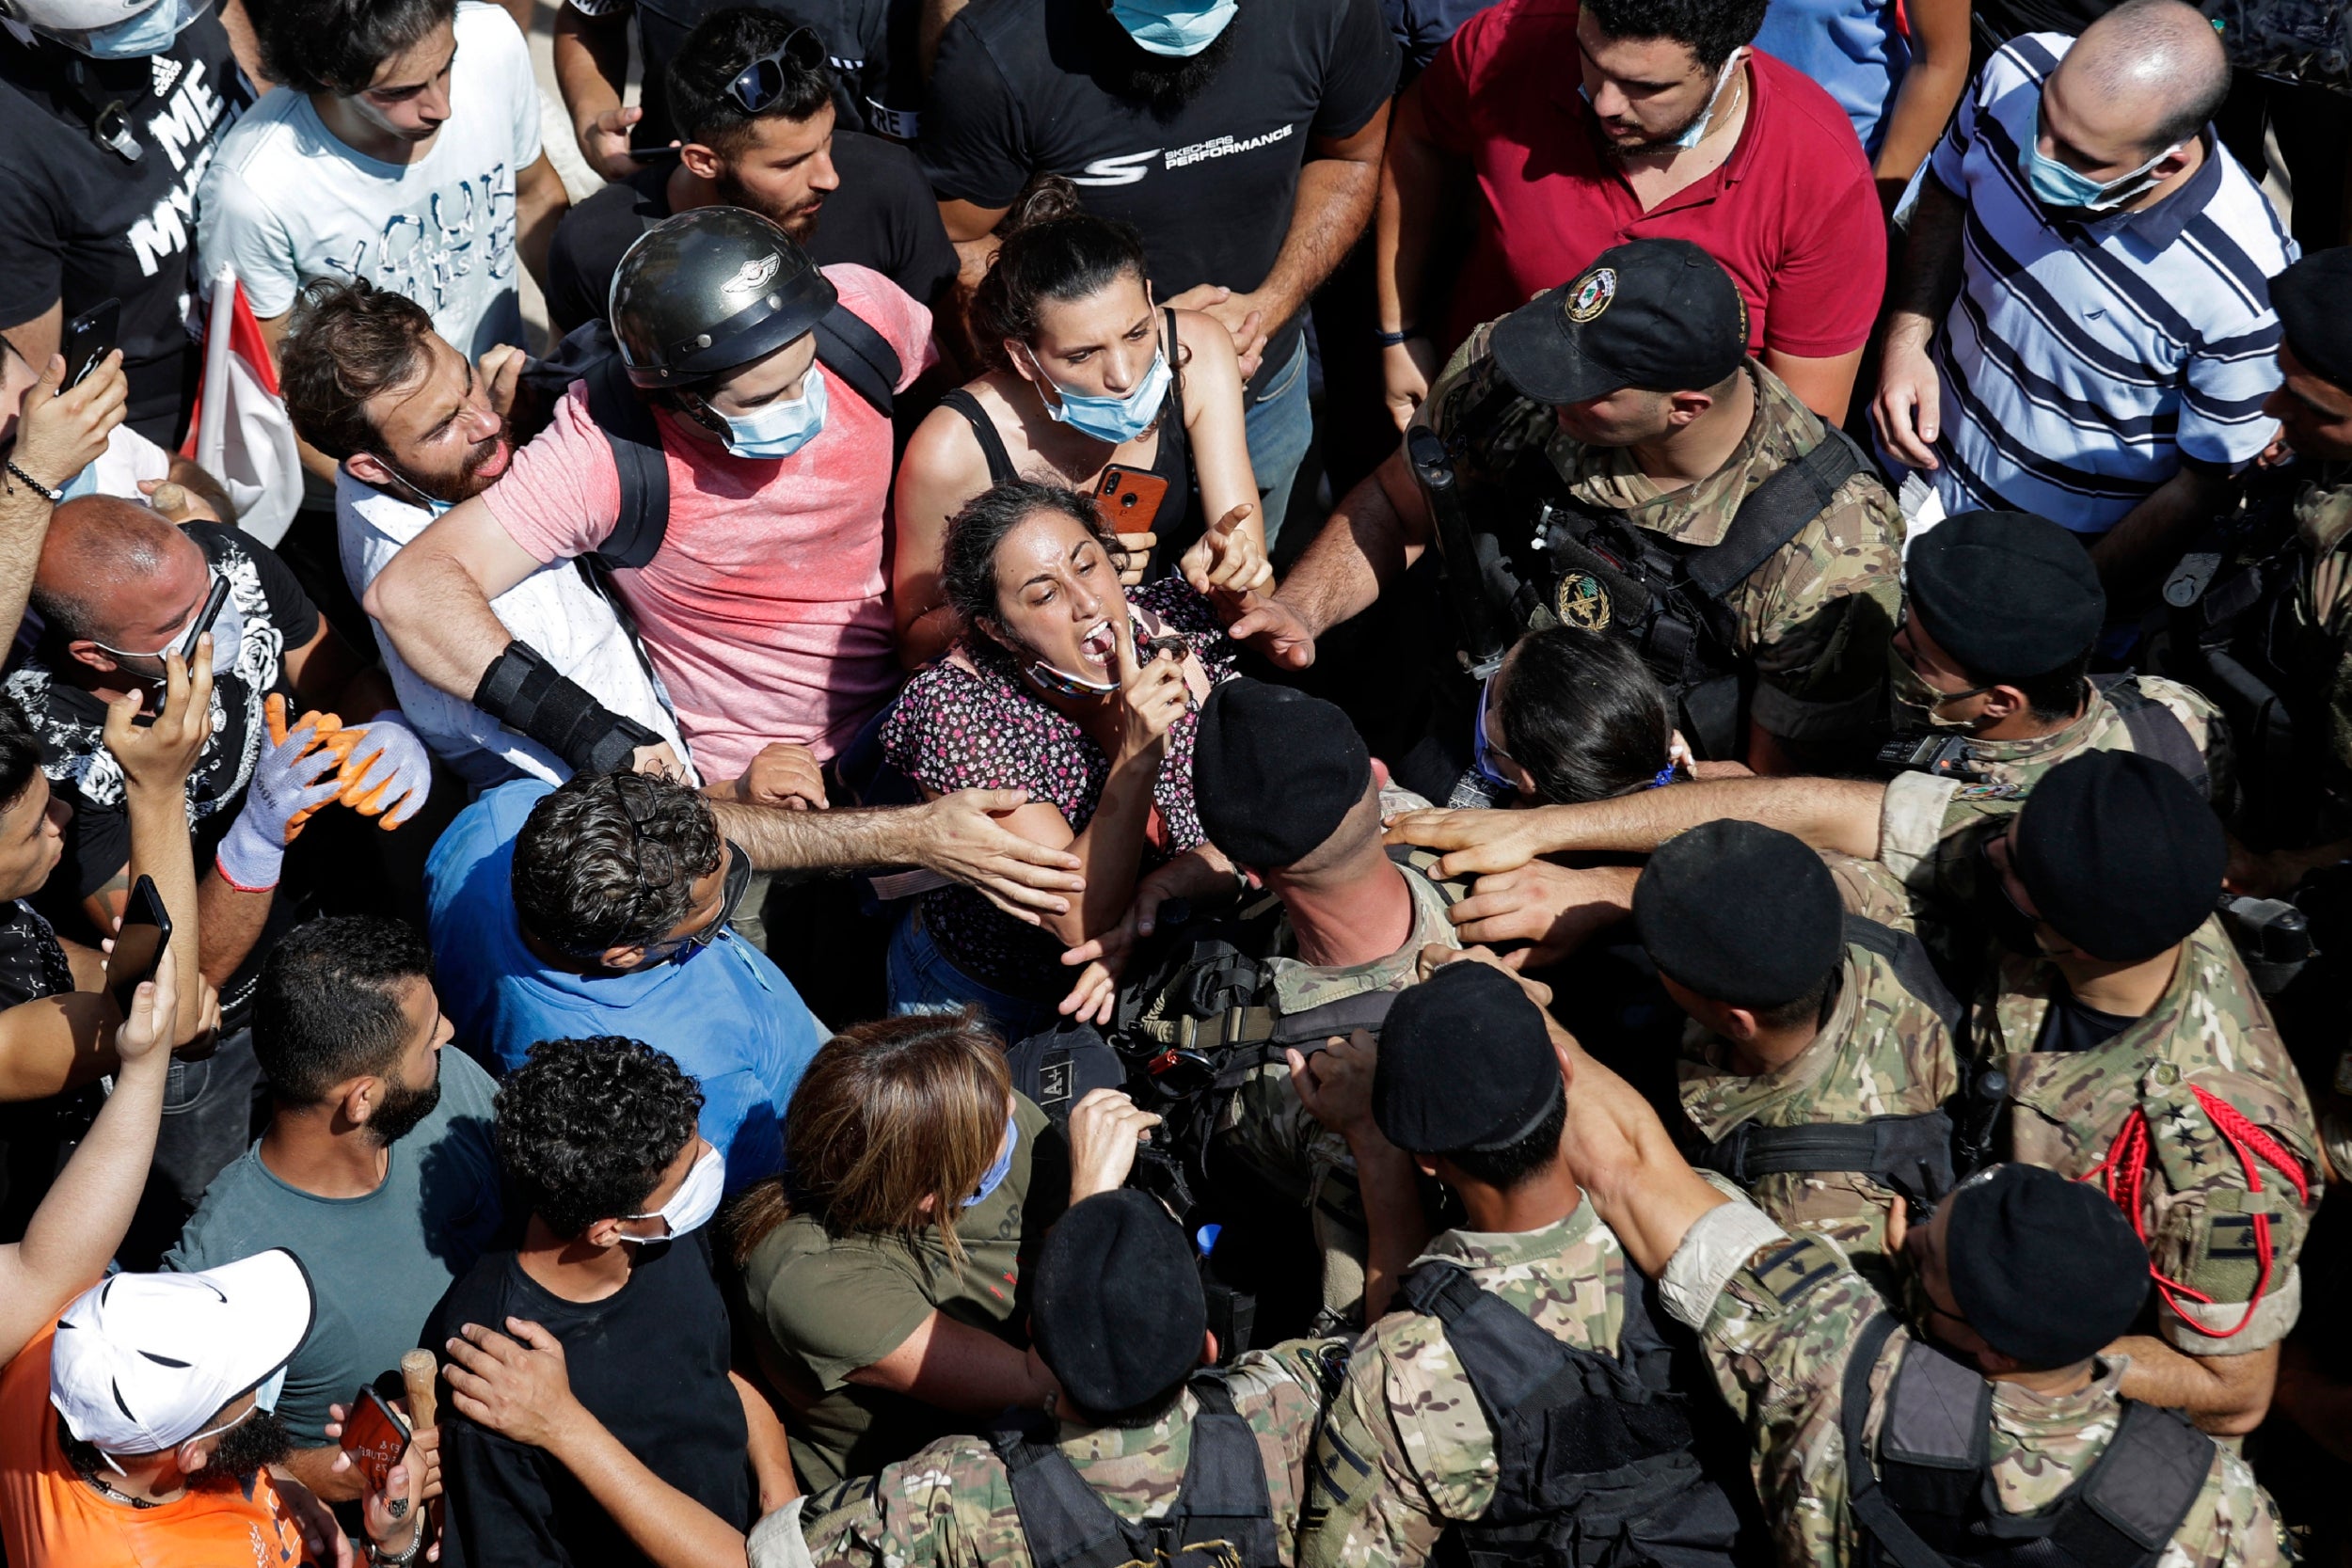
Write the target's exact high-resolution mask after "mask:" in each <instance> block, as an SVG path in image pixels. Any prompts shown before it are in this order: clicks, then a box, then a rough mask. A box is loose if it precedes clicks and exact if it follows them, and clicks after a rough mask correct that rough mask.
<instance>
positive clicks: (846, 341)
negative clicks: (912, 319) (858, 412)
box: [817, 300, 906, 420]
mask: <svg viewBox="0 0 2352 1568" xmlns="http://www.w3.org/2000/svg"><path fill="white" fill-rule="evenodd" d="M817 357H818V358H819V359H821V360H823V361H824V363H825V368H826V369H827V370H829V371H831V372H834V374H835V375H837V376H839V377H840V378H841V379H842V380H843V381H845V382H847V383H848V384H849V387H850V390H851V391H853V392H855V393H857V395H858V396H860V397H862V398H864V399H865V400H866V402H867V403H870V404H873V405H874V407H875V408H876V409H877V410H878V411H879V412H880V413H881V414H882V418H883V419H885V420H886V419H888V418H890V416H891V414H892V411H893V410H892V404H893V402H894V401H895V399H896V396H897V390H898V377H899V375H900V374H901V373H902V372H904V371H905V368H906V367H905V366H904V365H903V364H901V363H900V362H899V359H898V350H897V349H895V348H892V347H891V346H890V343H889V341H888V340H887V339H885V338H884V337H883V336H882V334H881V333H879V332H877V331H875V330H874V329H873V328H872V327H871V326H868V325H866V318H865V317H863V316H861V315H859V314H858V313H857V312H856V311H855V310H852V309H850V308H849V307H848V306H847V305H844V304H842V303H841V302H840V301H838V300H835V301H834V307H833V309H830V310H828V311H826V312H825V314H824V318H823V319H822V320H821V321H819V322H818V324H817Z"/></svg>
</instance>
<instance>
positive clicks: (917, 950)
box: [886, 904, 1076, 1046]
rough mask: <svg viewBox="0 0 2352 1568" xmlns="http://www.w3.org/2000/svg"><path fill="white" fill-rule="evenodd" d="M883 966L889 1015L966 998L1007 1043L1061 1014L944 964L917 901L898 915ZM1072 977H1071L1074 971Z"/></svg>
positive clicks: (941, 1008)
mask: <svg viewBox="0 0 2352 1568" xmlns="http://www.w3.org/2000/svg"><path fill="white" fill-rule="evenodd" d="M886 968H887V974H888V976H889V985H890V1012H891V1016H892V1017H894V1018H896V1017H900V1016H903V1015H905V1014H908V1013H944V1012H952V1011H954V1010H955V1009H956V1008H958V1007H961V1006H963V1005H964V1004H965V1003H967V1002H970V1003H976V1004H977V1005H978V1006H979V1008H980V1010H981V1011H982V1012H984V1013H986V1014H987V1015H988V1022H989V1023H990V1024H991V1025H992V1026H993V1027H994V1029H995V1030H996V1032H997V1033H998V1034H1000V1035H1002V1036H1003V1037H1005V1043H1006V1044H1007V1045H1008V1046H1010V1045H1015V1044H1018V1043H1019V1042H1020V1041H1022V1040H1025V1039H1026V1038H1028V1037H1030V1036H1031V1035H1034V1034H1038V1033H1039V1032H1041V1031H1042V1030H1046V1029H1050V1028H1052V1027H1053V1026H1054V1022H1055V1021H1056V1020H1057V1019H1058V1018H1059V1017H1060V1016H1061V1015H1060V1014H1059V1013H1057V1012H1056V1011H1055V1010H1054V1004H1053V1003H1052V1002H1040V1001H1038V1000H1036V999H1035V998H1033V997H1026V996H1014V995H1012V994H1011V993H1010V992H1008V991H1001V990H996V988H994V987H993V986H984V985H982V984H980V982H979V981H977V980H975V979H974V978H972V976H970V975H969V974H965V973H964V972H963V971H962V970H961V969H958V968H957V967H956V966H955V965H954V964H952V963H950V962H948V961H947V955H946V954H945V953H942V952H941V951H940V950H939V943H938V942H935V941H933V940H932V938H931V933H930V929H929V928H928V927H925V926H924V924H923V909H922V906H921V905H920V904H916V905H914V907H912V908H910V909H909V910H908V911H907V912H906V913H905V914H904V915H902V916H900V917H899V920H898V930H897V932H896V933H894V934H893V935H892V937H891V939H890V957H889V959H888V961H887V966H886ZM1072 977H1073V979H1074V978H1075V977H1076V976H1075V973H1074V972H1073V976H1072ZM1057 1000H1058V998H1057Z"/></svg>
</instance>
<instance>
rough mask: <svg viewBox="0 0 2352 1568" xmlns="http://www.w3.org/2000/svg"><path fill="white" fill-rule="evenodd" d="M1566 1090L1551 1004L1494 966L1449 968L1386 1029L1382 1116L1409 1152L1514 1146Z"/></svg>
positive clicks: (1389, 1134) (1416, 992)
mask: <svg viewBox="0 0 2352 1568" xmlns="http://www.w3.org/2000/svg"><path fill="white" fill-rule="evenodd" d="M1565 1092H1566V1091H1565V1088H1564V1087H1563V1085H1562V1084H1561V1081H1560V1058H1559V1057H1558V1056H1556V1055H1554V1054H1552V1050H1551V1034H1550V1031H1549V1030H1548V1029H1547V1028H1545V1026H1544V1010H1543V1009H1542V1008H1541V1007H1538V1006H1535V1004H1534V1001H1533V1000H1532V999H1531V998H1530V997H1529V996H1528V994H1527V992H1525V991H1524V990H1520V989H1519V983H1518V981H1517V980H1514V979H1512V978H1511V977H1510V976H1509V975H1508V974H1503V973H1502V971H1501V970H1499V969H1495V968H1492V967H1490V966H1488V965H1486V964H1482V963H1470V962H1459V963H1450V964H1447V965H1446V966H1445V967H1444V968H1442V969H1440V970H1438V972H1437V973H1436V974H1432V975H1431V976H1430V977H1429V978H1428V979H1426V980H1424V981H1422V983H1421V984H1420V985H1418V986H1415V987H1413V988H1412V989H1411V990H1407V991H1406V992H1405V993H1404V994H1403V995H1401V996H1399V997H1398V998H1397V999H1396V1005H1395V1006H1392V1007H1391V1008H1390V1009H1389V1016H1388V1018H1387V1020H1386V1021H1385V1022H1383V1023H1382V1024H1381V1026H1380V1052H1379V1054H1378V1055H1377V1056H1376V1057H1375V1059H1374V1065H1373V1073H1372V1119H1373V1120H1374V1122H1375V1123H1376V1124H1377V1125H1378V1126H1379V1129H1380V1132H1381V1133H1382V1135H1383V1136H1385V1137H1386V1138H1387V1139H1388V1140H1389V1142H1391V1143H1392V1144H1394V1145H1396V1147H1397V1148H1401V1149H1404V1150H1405V1151H1406V1153H1408V1154H1451V1153H1453V1152H1454V1151H1456V1150H1461V1149H1469V1150H1481V1149H1493V1148H1510V1147H1511V1146H1512V1145H1513V1144H1516V1143H1518V1141H1519V1140H1520V1139H1521V1138H1524V1137H1526V1136H1527V1135H1528V1134H1529V1133H1530V1132H1534V1130H1535V1129H1536V1127H1537V1126H1539V1125H1540V1124H1541V1123H1542V1122H1543V1119H1544V1118H1545V1117H1548V1116H1549V1115H1551V1113H1552V1110H1553V1108H1554V1107H1556V1106H1557V1105H1558V1104H1559V1103H1560V1097H1561V1096H1562V1095H1563V1094H1564V1093H1565Z"/></svg>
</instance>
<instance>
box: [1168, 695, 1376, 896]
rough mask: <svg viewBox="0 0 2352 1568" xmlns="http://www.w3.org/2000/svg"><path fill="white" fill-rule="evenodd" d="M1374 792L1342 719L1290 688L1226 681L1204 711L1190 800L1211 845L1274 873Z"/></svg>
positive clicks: (1307, 851)
mask: <svg viewBox="0 0 2352 1568" xmlns="http://www.w3.org/2000/svg"><path fill="white" fill-rule="evenodd" d="M1370 784H1372V753H1371V752H1369V751H1367V750H1365V748H1364V737H1363V736H1359V735H1358V734H1357V733H1356V726H1355V725H1354V724H1352V723H1350V722H1348V719H1347V715H1346V714H1344V713H1342V712H1341V711H1340V710H1339V709H1338V708H1336V707H1334V706H1332V705H1330V704H1329V703H1327V702H1325V701H1324V700H1323V699H1322V698H1320V697H1310V696H1308V695H1307V694H1306V693H1305V692H1304V691H1300V690H1298V689H1295V688H1293V687H1288V686H1273V685H1269V684H1268V683H1266V682H1264V681H1253V680H1249V679H1247V678H1244V679H1239V680H1230V681H1227V682H1225V683H1224V684H1223V685H1221V686H1219V687H1218V688H1217V689H1216V690H1214V691H1212V692H1210V693H1209V700H1208V701H1207V702H1205V703H1203V704H1201V705H1200V731H1199V733H1198V734H1196V735H1195V736H1194V737H1193V742H1192V799H1193V804H1194V805H1195V806H1196V807H1198V808H1199V810H1200V826H1201V828H1202V830H1203V831H1205V832H1207V833H1208V835H1209V842H1210V843H1212V844H1214V845H1216V847H1218V848H1219V849H1222V850H1224V851H1225V853H1226V854H1227V855H1228V856H1230V857H1231V858H1232V860H1233V861H1234V862H1235V863H1238V864H1241V865H1247V866H1250V867H1253V868H1255V869H1258V870H1274V869H1279V868H1280V867H1282V866H1285V865H1289V864H1291V863H1294V862H1296V861H1301V860H1304V859H1306V858H1307V857H1308V856H1309V855H1311V854H1312V853H1313V852H1314V851H1315V850H1316V849H1317V848H1319V847H1321V846H1322V844H1323V841H1324V840H1325V839H1327V838H1329V837H1330V836H1331V835H1332V834H1333V833H1334V832H1338V831H1339V826H1340V823H1341V822H1342V821H1343V820H1345V818H1346V816H1347V814H1348V813H1349V812H1351V811H1353V810H1355V809H1356V803H1357V802H1358V801H1359V800H1362V799H1363V798H1364V791H1365V789H1366V788H1367V787H1369V786H1370Z"/></svg>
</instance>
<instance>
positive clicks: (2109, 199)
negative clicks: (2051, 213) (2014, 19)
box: [2017, 102, 2181, 213]
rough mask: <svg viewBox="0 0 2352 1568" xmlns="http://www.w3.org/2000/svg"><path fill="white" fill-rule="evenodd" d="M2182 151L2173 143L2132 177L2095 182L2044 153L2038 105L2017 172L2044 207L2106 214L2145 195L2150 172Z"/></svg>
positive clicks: (2020, 146)
mask: <svg viewBox="0 0 2352 1568" xmlns="http://www.w3.org/2000/svg"><path fill="white" fill-rule="evenodd" d="M2179 150H2181V144H2180V143H2178V142H2174V143H2173V144H2172V145H2171V146H2170V147H2168V148H2166V149H2165V150H2163V151H2161V152H2159V153H2157V154H2156V155H2155V156H2154V157H2153V158H2151V159H2149V160H2148V161H2147V162H2146V163H2144V164H2142V165H2140V166H2138V167H2137V168H2136V169H2134V170H2132V171H2131V172H2130V173H2129V174H2125V175H2121V176H2119V177H2117V178H2116V179H2113V180H2108V181H2106V182H2100V181H2097V180H2093V179H2092V178H2091V177H2090V175H2088V174H2085V173H2083V172H2082V171H2081V170H2080V169H2074V168H2069V167H2067V166H2065V165H2064V164H2061V163H2059V162H2058V160H2057V159H2056V158H2051V157H2045V156H2044V155H2043V154H2042V105H2041V103H2039V102H2037V103H2035V104H2034V110H2033V118H2032V119H2028V120H2027V121H2026V137H2025V140H2024V141H2022V142H2021V143H2019V144H2018V148H2017V172H2018V173H2020V174H2022V175H2024V176H2025V177H2026V189H2027V190H2030V191H2031V192H2033V195H2034V199H2035V200H2037V201H2039V202H2041V203H2042V205H2043V206H2044V207H2072V208H2077V209H2080V210H2081V211H2084V212H2089V213H2105V212H2108V211H2110V210H2112V209H2114V208H2117V207H2121V206H2122V205H2123V203H2124V202H2126V201H2129V200H2131V199H2132V198H2135V197H2137V196H2140V195H2143V194H2144V193H2145V192H2146V191H2147V189H2148V187H2149V186H2151V185H2153V184H2154V183H2155V182H2154V181H2153V180H2151V179H2149V178H2148V171H2149V170H2150V169H2152V168H2154V167H2155V166H2157V165H2158V164H2160V163H2162V162H2164V161H2165V160H2166V159H2167V158H2169V157H2170V156H2172V154H2173V153H2175V152H2178V151H2179Z"/></svg>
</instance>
